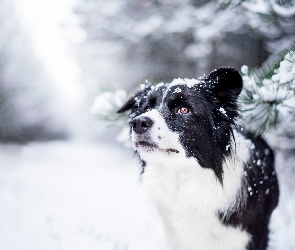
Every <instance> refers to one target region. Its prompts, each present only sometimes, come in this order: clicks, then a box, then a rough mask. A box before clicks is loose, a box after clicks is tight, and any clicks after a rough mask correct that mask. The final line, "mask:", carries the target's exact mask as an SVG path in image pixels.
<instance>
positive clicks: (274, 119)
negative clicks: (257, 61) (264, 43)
mask: <svg viewBox="0 0 295 250" xmlns="http://www.w3.org/2000/svg"><path fill="white" fill-rule="evenodd" d="M241 70H242V73H243V80H244V85H245V90H244V92H243V93H242V101H243V110H244V112H245V119H246V121H247V122H250V123H252V125H253V129H255V130H256V131H257V133H262V132H264V131H266V130H268V129H271V128H272V127H275V126H276V125H277V124H278V123H280V122H281V121H284V120H285V119H286V117H287V116H289V117H290V116H291V117H294V115H295V113H294V109H295V93H294V91H295V53H294V51H292V50H290V51H289V52H288V53H287V54H286V55H285V56H284V58H283V60H282V61H281V62H280V63H279V64H277V66H276V67H274V68H270V69H268V70H267V71H264V72H263V73H262V74H261V73H258V72H257V71H254V70H250V69H249V68H248V67H247V66H243V67H242V69H241Z"/></svg>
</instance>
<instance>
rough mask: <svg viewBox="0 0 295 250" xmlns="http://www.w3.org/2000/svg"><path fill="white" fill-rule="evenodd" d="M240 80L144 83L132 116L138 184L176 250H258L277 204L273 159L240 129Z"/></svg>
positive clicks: (226, 74) (132, 102)
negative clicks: (139, 168)
mask: <svg viewBox="0 0 295 250" xmlns="http://www.w3.org/2000/svg"><path fill="white" fill-rule="evenodd" d="M242 88H243V81H242V78H241V76H240V74H239V73H238V71H237V70H235V69H233V68H220V69H217V70H214V71H212V72H211V73H210V74H208V75H207V76H203V77H200V78H198V79H175V80H173V81H172V82H171V83H170V84H164V83H159V84H157V85H155V86H153V85H151V84H149V83H146V84H145V85H144V87H143V88H142V89H141V90H140V91H139V92H137V93H136V94H135V95H134V96H132V97H131V98H130V99H129V100H128V101H126V103H125V104H124V105H123V106H122V107H121V108H120V109H119V110H118V112H119V113H121V112H125V111H129V112H130V120H129V123H130V127H131V140H132V145H133V147H134V149H135V151H136V152H137V153H138V154H139V156H140V159H141V162H142V185H143V187H144V189H146V190H147V193H148V196H149V198H150V199H151V200H152V202H154V203H155V204H156V207H157V208H158V211H159V213H160V215H161V217H162V218H163V221H164V225H165V228H166V231H167V235H168V237H169V239H170V240H171V248H172V249H175V250H197V249H201V250H215V249H216V250H221V249H224V250H231V249H234V250H241V249H253V250H254V249H255V250H262V249H266V248H267V246H268V238H269V237H268V236H269V229H268V224H269V220H270V217H271V214H272V212H273V210H274V209H275V208H276V206H277V204H278V198H279V187H278V180H277V176H276V172H275V169H274V153H273V152H272V150H271V149H270V147H269V146H268V145H267V143H266V142H265V141H264V140H263V139H262V138H261V137H259V136H254V135H253V134H252V133H250V132H248V131H245V130H243V128H241V127H239V126H238V125H237V122H236V120H237V118H238V116H239V105H238V97H239V94H240V92H241V90H242Z"/></svg>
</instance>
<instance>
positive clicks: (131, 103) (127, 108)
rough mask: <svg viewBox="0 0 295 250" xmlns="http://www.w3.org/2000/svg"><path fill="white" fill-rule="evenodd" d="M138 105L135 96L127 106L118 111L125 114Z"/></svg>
mask: <svg viewBox="0 0 295 250" xmlns="http://www.w3.org/2000/svg"><path fill="white" fill-rule="evenodd" d="M135 104H136V99H135V96H132V97H131V98H130V99H129V100H128V101H127V102H125V104H124V105H123V106H122V107H121V108H120V109H119V110H118V111H117V113H123V112H125V111H127V110H129V109H132V108H133V107H134V106H135Z"/></svg>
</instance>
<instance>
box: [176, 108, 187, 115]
mask: <svg viewBox="0 0 295 250" xmlns="http://www.w3.org/2000/svg"><path fill="white" fill-rule="evenodd" d="M188 113H189V109H188V108H187V107H181V108H179V109H178V110H177V114H184V115H185V114H188Z"/></svg>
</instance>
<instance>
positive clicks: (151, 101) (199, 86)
mask: <svg viewBox="0 0 295 250" xmlns="http://www.w3.org/2000/svg"><path fill="white" fill-rule="evenodd" d="M242 86H243V84H242V79H241V76H240V75H239V73H238V72H237V71H236V70H234V69H232V68H221V69H218V70H215V71H213V72H211V73H210V74H209V75H208V76H204V77H202V78H199V79H197V80H196V79H184V80H183V79H176V80H174V81H173V82H172V83H170V84H163V83H160V84H158V85H156V86H152V85H151V84H146V85H145V87H144V88H143V89H142V90H141V91H139V92H138V93H136V94H135V95H134V96H133V97H131V98H130V99H129V100H128V101H127V102H126V103H125V104H124V105H123V107H122V108H121V109H120V110H119V111H118V112H125V111H127V110H131V113H130V125H131V128H132V129H131V138H132V144H133V147H134V149H135V150H136V151H137V152H138V153H139V155H140V157H141V158H142V160H143V161H145V162H148V161H155V160H165V161H167V160H172V161H173V159H175V158H177V157H179V156H180V155H182V156H183V155H185V157H186V158H191V157H193V158H194V159H195V160H196V161H197V162H198V163H199V164H200V165H201V166H202V167H203V168H211V169H213V171H214V172H215V174H216V176H217V177H218V178H222V173H223V170H222V162H223V161H224V159H225V157H227V156H230V154H231V151H232V150H231V143H230V142H231V134H232V127H233V126H234V124H235V118H236V117H237V116H238V105H237V98H238V95H239V94H240V92H241V89H242Z"/></svg>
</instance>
